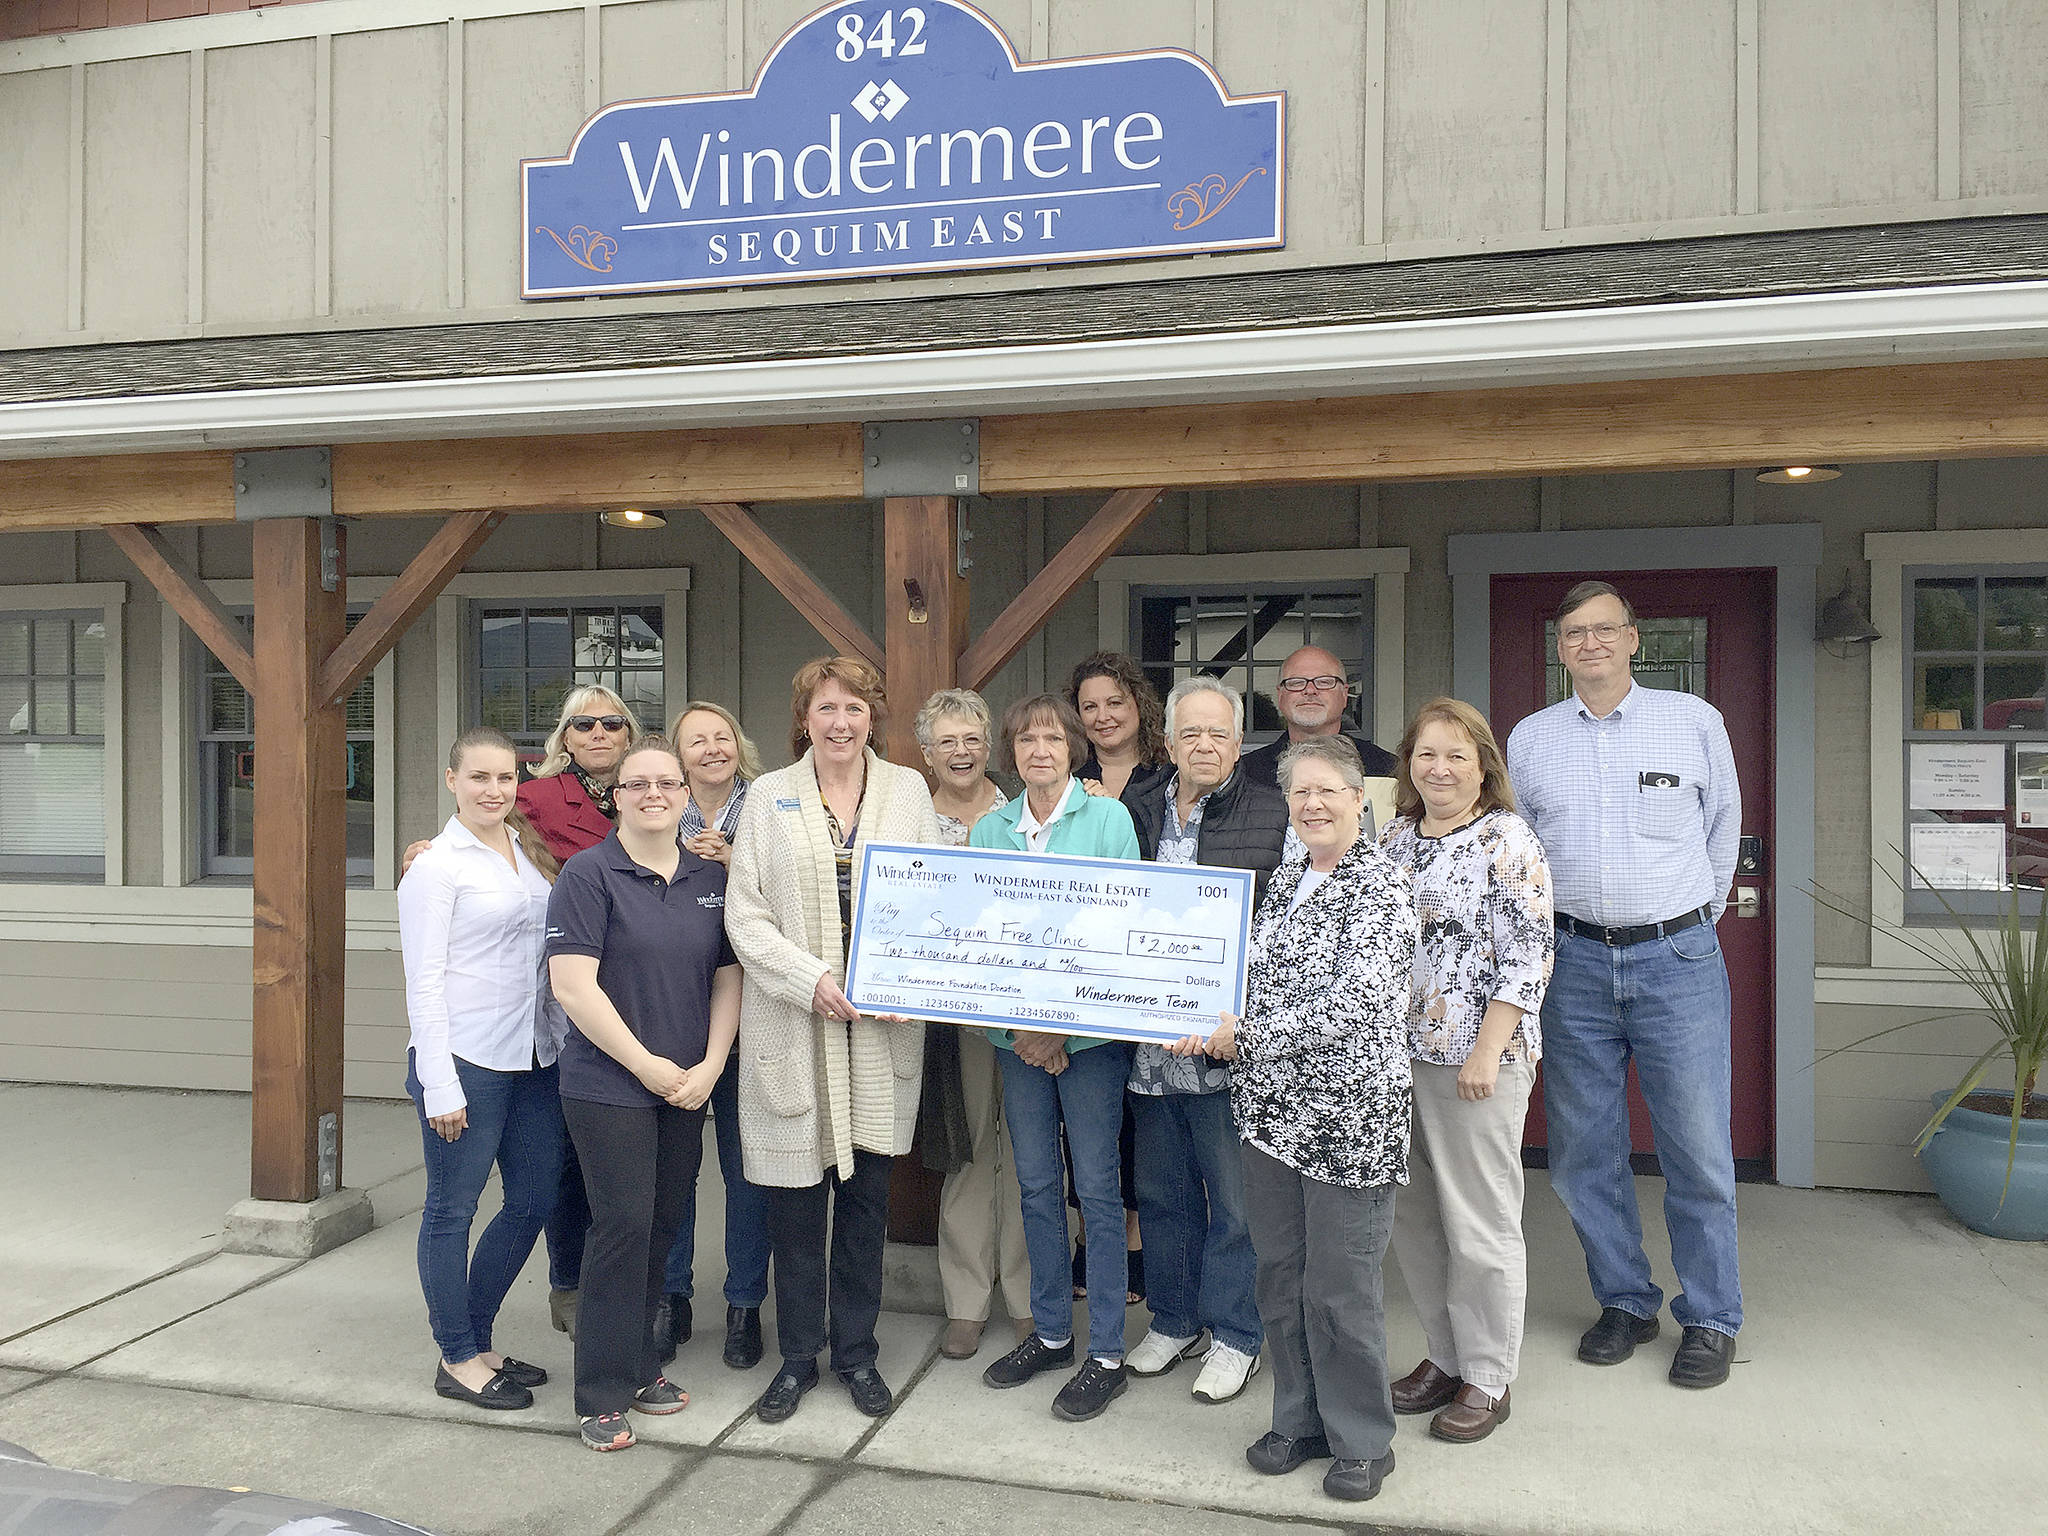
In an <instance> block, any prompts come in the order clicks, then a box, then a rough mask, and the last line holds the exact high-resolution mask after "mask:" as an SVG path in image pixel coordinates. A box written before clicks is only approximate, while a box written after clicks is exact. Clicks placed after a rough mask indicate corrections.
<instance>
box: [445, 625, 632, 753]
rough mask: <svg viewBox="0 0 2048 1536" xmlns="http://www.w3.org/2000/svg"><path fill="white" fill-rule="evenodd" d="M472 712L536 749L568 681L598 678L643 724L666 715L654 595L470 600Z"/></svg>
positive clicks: (556, 714)
mask: <svg viewBox="0 0 2048 1536" xmlns="http://www.w3.org/2000/svg"><path fill="white" fill-rule="evenodd" d="M472 613H473V615H474V620H473V628H472V631H471V637H472V643H473V644H474V646H475V648H476V649H475V654H476V680H477V709H476V719H477V720H479V721H480V722H481V723H482V724H484V725H491V726H496V727H497V728H498V729H499V730H501V731H503V732H504V733H505V734H506V735H508V736H510V737H511V738H512V739H513V740H514V741H515V742H517V743H519V745H520V746H521V748H523V749H524V750H525V753H526V755H528V757H529V759H530V758H532V757H537V756H538V755H539V752H540V747H541V744H542V743H543V742H544V741H545V740H546V739H547V735H548V732H550V731H552V730H553V729H554V728H555V721H556V720H557V719H559V718H560V717H561V713H562V701H563V700H564V699H565V698H567V697H568V694H569V690H570V689H571V688H572V687H575V686H578V685H580V684H585V683H600V684H602V685H603V686H605V687H607V688H609V689H611V690H612V691H613V692H614V693H616V694H618V695H619V697H620V698H622V699H624V700H625V701H626V703H627V705H628V706H629V707H630V708H631V709H632V711H633V713H634V714H635V715H636V716H638V717H639V720H640V723H641V725H642V726H643V727H645V728H647V729H648V730H657V731H658V730H660V729H661V728H662V727H663V725H665V724H666V723H667V713H666V710H667V699H666V696H665V693H664V686H663V648H662V606H661V603H660V602H659V601H652V600H650V601H644V602H626V603H596V604H587V603H586V604H576V605H573V606H563V607H551V606H547V605H544V604H533V605H525V604H508V603H478V604H475V605H474V607H473V608H472Z"/></svg>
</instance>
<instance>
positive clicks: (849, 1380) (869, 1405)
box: [839, 1365, 896, 1419]
mask: <svg viewBox="0 0 2048 1536" xmlns="http://www.w3.org/2000/svg"><path fill="white" fill-rule="evenodd" d="M839 1379H840V1380H841V1381H843V1382H845V1383H846V1390H847V1393H848V1395H849V1396H851V1397H852V1398H853V1406H854V1407H856V1408H858V1409H859V1410H860V1411H861V1412H862V1413H864V1414H866V1415H867V1416H868V1417H869V1418H871V1419H879V1418H880V1417H881V1416H882V1415H883V1414H885V1413H887V1412H888V1411H889V1410H890V1409H891V1408H894V1407H895V1406H896V1399H895V1398H894V1397H893V1396H892V1395H891V1394H890V1392H889V1383H887V1382H886V1381H884V1380H882V1373H881V1372H880V1371H878V1370H876V1369H875V1368H874V1367H873V1366H872V1365H864V1366H862V1367H861V1368H860V1369H859V1370H857V1371H841V1372H840V1373H839Z"/></svg>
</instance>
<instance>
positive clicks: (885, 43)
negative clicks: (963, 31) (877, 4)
mask: <svg viewBox="0 0 2048 1536" xmlns="http://www.w3.org/2000/svg"><path fill="white" fill-rule="evenodd" d="M897 14H898V13H897V12H895V11H884V12H882V14H881V17H880V18H879V19H878V20H877V21H876V22H875V27H874V30H873V31H872V32H867V33H866V34H865V35H863V30H864V29H865V28H866V26H867V20H866V18H865V17H863V16H862V15H861V14H860V13H859V12H858V11H853V12H849V13H848V14H846V15H844V16H842V17H840V18H839V57H840V60H841V62H843V63H847V64H852V63H854V62H856V61H857V60H859V59H860V58H862V57H864V56H865V55H867V54H870V53H879V54H880V55H881V56H882V57H883V58H885V59H893V58H895V57H896V55H897V54H898V53H899V52H900V53H901V54H902V55H903V57H904V58H906V59H907V58H911V57H913V56H914V55H917V54H920V53H923V52H924V12H923V11H920V10H919V9H917V7H915V6H906V7H904V9H903V11H902V17H903V25H904V28H905V33H904V38H903V42H902V44H901V45H900V47H899V45H898V44H897V41H896V17H897Z"/></svg>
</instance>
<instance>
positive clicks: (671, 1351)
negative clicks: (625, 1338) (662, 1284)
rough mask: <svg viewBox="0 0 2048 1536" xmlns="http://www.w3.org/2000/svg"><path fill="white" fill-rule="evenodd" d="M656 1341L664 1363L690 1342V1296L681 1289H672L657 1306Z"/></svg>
mask: <svg viewBox="0 0 2048 1536" xmlns="http://www.w3.org/2000/svg"><path fill="white" fill-rule="evenodd" d="M654 1342H655V1344H656V1345H657V1346H658V1347H659V1349H660V1352H661V1363H662V1364H663V1365H667V1364H668V1363H669V1361H671V1360H673V1359H675V1357H676V1351H677V1350H679V1349H681V1348H682V1347H683V1346H684V1345H685V1344H687V1343H689V1342H690V1298H689V1297H687V1296H685V1295H683V1294H682V1293H681V1292H680V1291H670V1292H669V1293H668V1294H667V1295H666V1296H664V1297H662V1298H661V1302H660V1304H659V1305H658V1306H656V1307H655V1309H654Z"/></svg>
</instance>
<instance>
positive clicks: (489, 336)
mask: <svg viewBox="0 0 2048 1536" xmlns="http://www.w3.org/2000/svg"><path fill="white" fill-rule="evenodd" d="M2044 237H2048V215H2038V214H2033V215H2017V216H2010V217H1998V218H1978V219H1953V220H1945V221H1939V222H1931V223H1911V224H1889V225H1864V226H1853V227H1847V228H1836V229H1805V230H1790V231H1773V232H1768V233H1753V234H1737V235H1718V236H1711V237H1704V238H1695V239H1685V240H1669V241H1655V242H1648V243H1634V244H1625V245H1602V246H1575V247H1570V248H1566V249H1561V250H1548V251H1515V252H1502V253H1486V254H1480V255H1465V256H1454V257H1446V258H1442V259H1437V260H1428V261H1405V262H1379V263H1371V264H1360V265H1355V266H1343V267H1318V268H1312V269H1303V270H1295V271H1285V272H1249V273H1247V272H1234V273H1224V274H1219V275H1214V276H1199V277H1176V278H1169V279H1164V280H1160V281H1148V282H1138V283H1131V282H1123V283H1103V284H1093V285H1083V286H1065V287H1047V288H1038V289H1022V290H1003V291H981V292H975V293H967V294H955V295H942V296H936V297H930V296H926V297H896V296H888V297H874V298H860V299H853V300H846V299H836V298H835V299H832V300H826V301H823V302H819V303H814V304H782V305H775V306H769V307H763V308H751V309H719V310H697V311H691V310H680V309H679V310H664V311H661V312H659V313H645V314H631V315H605V316H591V317H584V316H578V315H575V314H573V313H564V312H562V311H561V310H559V309H554V310H551V311H550V310H537V311H536V313H535V315H534V318H532V319H521V320H509V321H492V322H480V323H474V324H465V325H436V326H406V327H388V328H380V329H371V330H350V331H324V332H307V333H298V334H290V335H273V336H249V337H205V338H195V339H187V340H175V341H154V342H121V343H108V344H102V345H95V346H72V347H48V348H38V349H31V350H20V351H14V352H0V404H6V403H22V402H28V401H37V400H62V399H90V398H101V397H117V396H132V395H163V394H183V393H194V392H205V391H211V390H228V389H260V388H266V387H273V388H274V387H292V386H306V385H318V384H347V383H378V382H386V381H396V380H420V379H443V378H462V377H475V376H484V375H498V376H503V375H520V374H535V373H561V372H576V371H581V370H594V369H617V368H652V367H672V366H679V365H702V364H716V363H728V362H757V361H766V360H771V359H780V358H805V357H835V356H846V355H849V354H863V353H901V352H919V351H931V350H936V349H944V348H956V347H1003V346H1018V345H1032V344H1047V343H1056V342H1068V341H1101V340H1124V339H1131V338H1137V337H1149V336H1175V335H1194V334H1202V333H1215V332H1233V331H1246V330H1255V331H1256V330H1283V329H1288V328H1292V327H1301V326H1320V325H1338V324H1357V323H1369V322H1372V321H1389V320H1412V319H1424V318H1439V317H1450V316H1458V315H1474V314H1513V313H1527V312H1540V311H1543V310H1556V309H1580V308H1599V307H1612V306H1615V305H1625V304H1658V303H1676V302H1681V301H1687V300H1707V299H1731V298H1754V297H1763V296H1768V295H1774V294H1788V293H1826V292H1841V291H1850V290H1872V289H1886V288H1902V287H1918V286H1923V285H1931V284H1958V283H1984V282H2005V281H2020V280H2026V279H2042V278H2048V238H2044Z"/></svg>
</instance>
